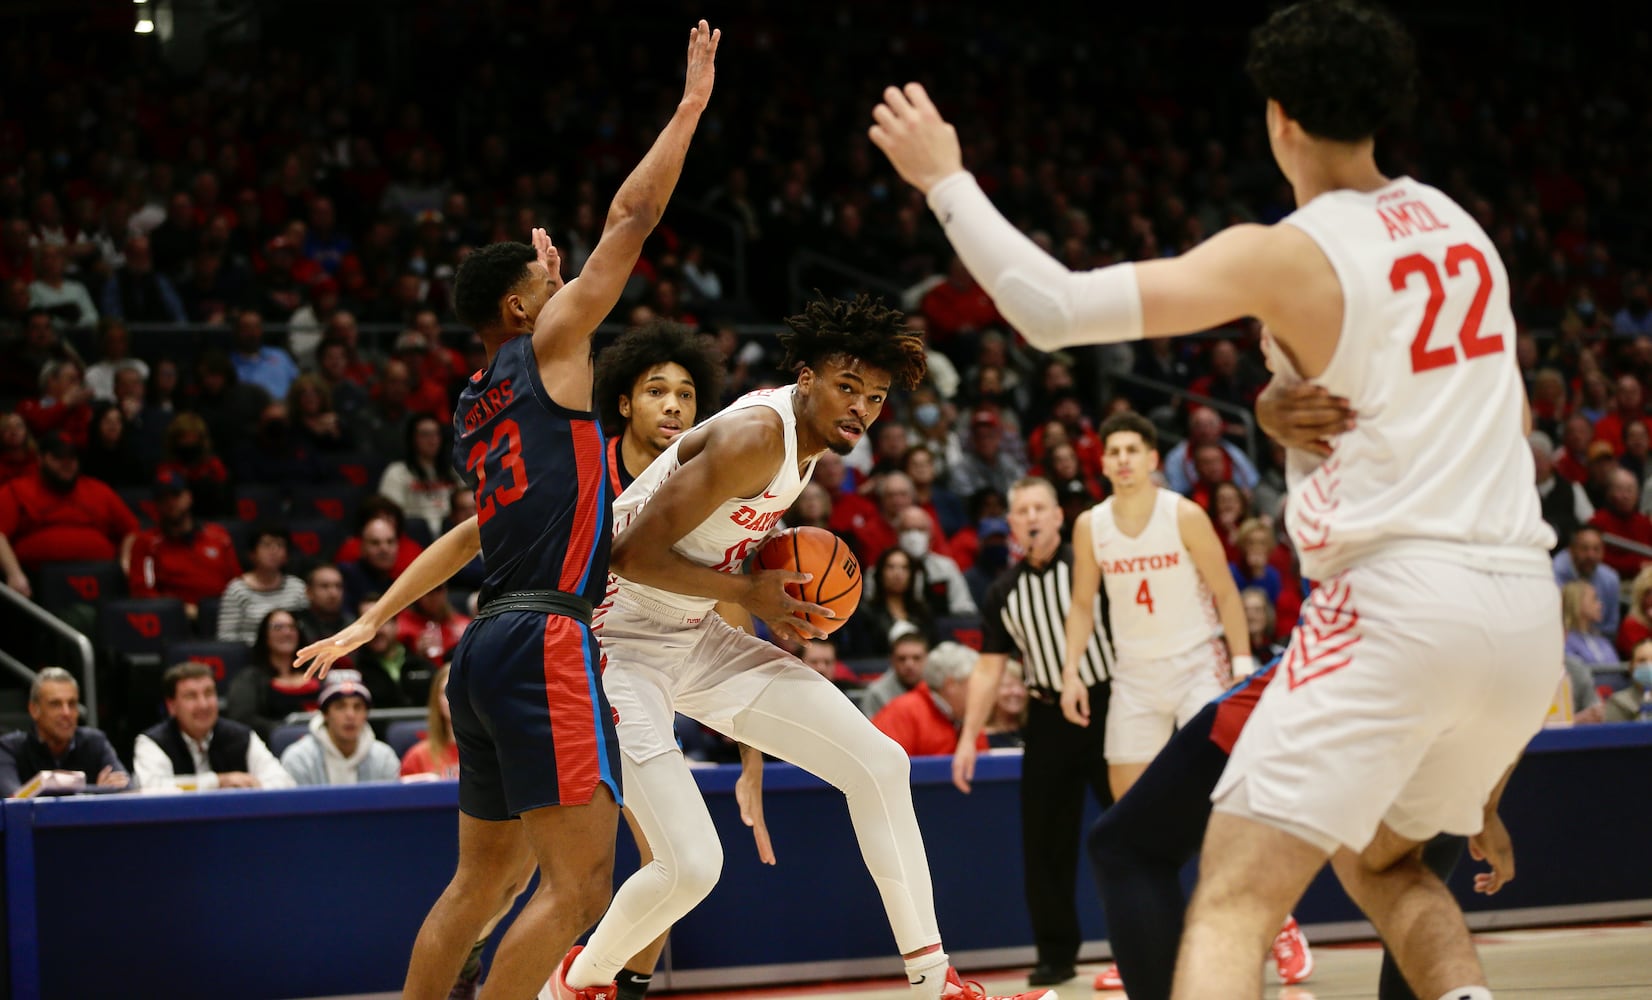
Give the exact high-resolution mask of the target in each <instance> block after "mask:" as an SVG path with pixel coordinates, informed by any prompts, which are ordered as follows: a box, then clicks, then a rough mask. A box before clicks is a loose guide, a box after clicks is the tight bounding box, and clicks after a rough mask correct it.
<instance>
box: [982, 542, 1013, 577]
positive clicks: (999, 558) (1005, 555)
mask: <svg viewBox="0 0 1652 1000" xmlns="http://www.w3.org/2000/svg"><path fill="white" fill-rule="evenodd" d="M1009 561H1010V547H1009V546H1008V545H1005V544H1004V543H1002V542H999V543H998V544H996V545H983V546H981V551H980V553H979V554H977V555H976V557H975V562H976V564H977V565H978V566H980V567H981V568H982V569H984V570H987V571H988V572H991V573H997V572H998V571H999V570H1002V569H1003V568H1004V567H1005V566H1007V565H1009Z"/></svg>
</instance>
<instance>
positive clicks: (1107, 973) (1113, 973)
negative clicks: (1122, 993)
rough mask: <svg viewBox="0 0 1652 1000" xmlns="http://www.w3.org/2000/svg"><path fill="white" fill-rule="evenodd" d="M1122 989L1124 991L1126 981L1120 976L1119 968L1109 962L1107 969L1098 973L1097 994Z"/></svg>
mask: <svg viewBox="0 0 1652 1000" xmlns="http://www.w3.org/2000/svg"><path fill="white" fill-rule="evenodd" d="M1122 989H1124V980H1123V979H1122V978H1121V977H1120V976H1119V967H1118V966H1117V965H1115V964H1113V963H1111V962H1109V963H1108V964H1107V968H1105V969H1102V970H1101V971H1100V972H1098V973H1096V983H1095V990H1096V992H1098V993H1102V992H1105V991H1107V990H1122Z"/></svg>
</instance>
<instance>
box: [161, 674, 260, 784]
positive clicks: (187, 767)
mask: <svg viewBox="0 0 1652 1000" xmlns="http://www.w3.org/2000/svg"><path fill="white" fill-rule="evenodd" d="M161 688H162V690H163V691H164V692H165V695H166V714H167V719H166V721H164V722H160V723H157V724H155V725H153V726H151V727H150V728H148V729H146V730H144V731H143V733H142V734H141V735H139V736H138V740H137V744H136V745H135V746H134V747H133V748H132V772H133V775H134V777H136V778H137V781H138V787H139V788H144V789H163V788H173V789H203V790H205V789H209V788H291V787H293V779H292V776H291V775H289V774H288V773H287V772H286V771H285V770H284V769H283V768H282V767H281V762H280V761H278V760H276V759H275V755H274V754H272V753H270V748H269V747H268V746H266V745H265V744H264V740H263V739H262V738H261V737H260V736H259V735H258V734H257V733H255V732H253V731H252V729H251V728H250V727H248V726H244V725H242V724H241V723H239V722H232V721H231V720H229V719H221V718H219V717H218V685H217V683H216V682H215V681H214V680H213V679H212V668H211V667H209V666H207V665H206V664H204V663H194V662H190V663H180V664H177V665H176V666H173V667H169V668H168V669H167V671H166V674H165V675H164V676H163V677H162V678H161Z"/></svg>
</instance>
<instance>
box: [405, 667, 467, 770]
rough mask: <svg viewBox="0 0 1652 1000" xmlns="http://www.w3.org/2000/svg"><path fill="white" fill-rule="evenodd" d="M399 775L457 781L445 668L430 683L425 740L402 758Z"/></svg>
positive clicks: (454, 744) (457, 746)
mask: <svg viewBox="0 0 1652 1000" xmlns="http://www.w3.org/2000/svg"><path fill="white" fill-rule="evenodd" d="M401 775H402V777H403V778H411V777H413V776H415V775H430V776H431V777H434V778H441V779H443V780H445V781H452V780H454V779H456V778H458V777H459V744H458V743H457V742H455V741H454V739H453V713H452V710H451V709H450V708H449V707H448V704H447V668H446V667H443V668H442V669H440V670H438V671H436V676H435V677H434V678H433V679H432V680H431V682H430V711H429V712H428V713H427V714H426V716H425V736H424V739H422V740H420V741H419V742H417V743H415V744H413V745H412V746H411V747H409V748H408V750H407V754H406V755H405V756H404V757H402V768H401Z"/></svg>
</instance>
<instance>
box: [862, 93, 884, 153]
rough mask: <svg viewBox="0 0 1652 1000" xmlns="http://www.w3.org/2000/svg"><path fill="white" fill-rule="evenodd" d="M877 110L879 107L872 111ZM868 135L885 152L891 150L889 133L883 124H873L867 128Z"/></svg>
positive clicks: (874, 112)
mask: <svg viewBox="0 0 1652 1000" xmlns="http://www.w3.org/2000/svg"><path fill="white" fill-rule="evenodd" d="M882 106H883V105H881V104H880V105H878V107H882ZM877 110H878V109H877V108H873V109H872V113H873V114H876V113H877ZM866 137H867V138H868V139H871V140H872V145H874V146H876V147H878V148H879V149H881V150H883V151H884V152H885V153H887V152H889V133H888V132H885V131H884V130H883V126H882V125H873V126H872V127H871V128H869V129H867V130H866Z"/></svg>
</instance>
